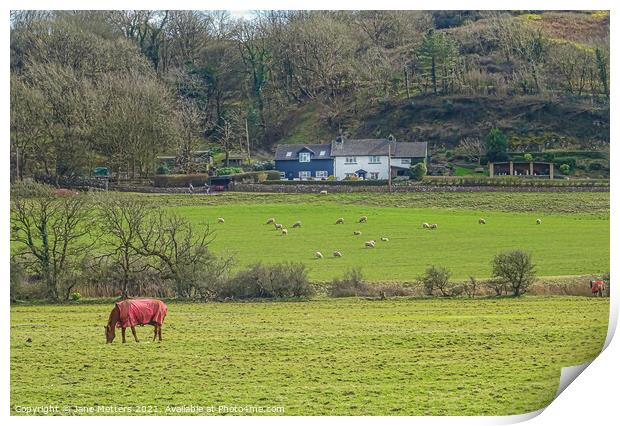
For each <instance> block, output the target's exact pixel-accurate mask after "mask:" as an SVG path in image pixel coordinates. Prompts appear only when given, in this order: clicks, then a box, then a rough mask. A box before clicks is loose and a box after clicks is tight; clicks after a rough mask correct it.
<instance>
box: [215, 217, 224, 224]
mask: <svg viewBox="0 0 620 426" xmlns="http://www.w3.org/2000/svg"><path fill="white" fill-rule="evenodd" d="M224 222H225V220H224V218H223V217H218V218H217V223H224Z"/></svg>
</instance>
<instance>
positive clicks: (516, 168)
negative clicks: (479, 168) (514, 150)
mask: <svg viewBox="0 0 620 426" xmlns="http://www.w3.org/2000/svg"><path fill="white" fill-rule="evenodd" d="M489 176H490V177H495V176H531V177H540V178H549V179H553V178H554V165H553V163H547V162H543V161H500V162H496V163H493V162H489Z"/></svg>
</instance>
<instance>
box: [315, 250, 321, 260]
mask: <svg viewBox="0 0 620 426" xmlns="http://www.w3.org/2000/svg"><path fill="white" fill-rule="evenodd" d="M314 257H316V258H317V259H323V253H321V252H320V251H317V252H316V253H314Z"/></svg>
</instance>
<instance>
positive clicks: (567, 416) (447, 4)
mask: <svg viewBox="0 0 620 426" xmlns="http://www.w3.org/2000/svg"><path fill="white" fill-rule="evenodd" d="M615 4H617V3H613V2H611V1H596V0H592V1H587V2H586V1H574V0H568V1H566V0H565V1H561V0H545V1H544V2H541V1H540V0H538V1H532V0H522V1H504V2H501V3H497V2H491V1H480V0H470V1H468V2H466V3H465V2H458V1H445V0H435V1H433V2H432V3H427V2H411V1H394V0H383V1H381V2H380V3H377V2H371V1H368V0H358V1H355V0H342V1H326V0H315V1H313V2H311V3H309V2H303V1H295V0H287V1H283V0H271V1H269V0H265V1H247V0H246V1H243V0H227V1H226V2H222V3H219V2H198V1H187V0H175V1H174V2H172V1H162V0H152V1H144V0H142V1H118V0H109V1H105V2H102V1H91V2H84V1H76V0H66V1H32V0H22V1H19V2H18V1H9V2H7V4H6V6H4V10H5V13H4V15H3V16H5V19H6V21H5V22H6V23H7V25H5V26H4V27H3V28H2V34H3V36H4V37H3V39H4V43H3V44H2V50H3V54H2V61H3V64H4V70H5V72H6V73H7V74H6V77H5V80H4V84H3V85H2V90H3V92H4V93H3V94H4V97H3V100H4V102H3V113H4V114H3V116H4V120H3V121H2V128H3V135H4V140H5V141H8V137H9V110H10V109H9V101H10V98H9V78H8V70H9V66H8V62H9V42H8V41H9V26H8V22H9V10H10V9H11V8H12V9H166V8H171V6H173V7H172V8H174V9H218V8H220V9H227V10H232V11H249V10H260V9H377V8H381V9H396V10H398V9H421V10H423V9H427V10H428V9H433V10H440V9H448V10H450V9H455V10H458V9H472V10H475V9H497V8H498V7H500V6H501V8H502V9H516V10H524V9H532V10H536V9H541V8H542V6H544V9H556V10H571V9H575V10H579V9H587V10H611V11H612V12H611V16H612V19H614V18H615V16H616V13H618V11H620V7H614V6H615ZM613 28H614V27H613V26H612V29H613ZM617 33H618V32H617V31H613V30H612V32H611V48H612V55H611V70H610V74H611V81H612V87H613V81H614V76H615V75H616V74H617V72H616V70H617V67H618V65H619V61H618V60H617V55H616V52H615V50H614V46H616V43H615V41H616V40H617ZM612 93H615V91H612ZM611 118H612V122H614V120H613V119H614V118H615V115H614V108H613V103H612V108H611ZM617 135H618V132H617V131H616V130H615V126H612V128H611V140H612V141H614V143H620V142H618V138H616V137H615V136H617ZM8 150H9V144H8V142H5V151H4V152H5V156H4V157H3V158H4V161H5V162H4V164H3V167H0V182H1V183H0V185H2V189H3V191H2V194H3V195H2V196H3V201H4V208H3V209H2V211H1V212H0V215H1V216H2V223H3V226H0V235H1V238H2V241H4V244H3V245H2V246H1V247H0V250H1V252H0V259H2V261H3V262H4V265H5V268H3V269H2V272H3V278H4V279H3V280H2V281H3V283H4V286H3V290H4V294H3V295H2V296H0V298H1V300H0V303H1V304H2V307H3V309H2V313H1V315H2V329H3V332H4V336H3V342H2V343H3V344H2V345H0V348H1V349H0V353H1V356H2V367H3V368H2V369H1V370H0V379H1V380H2V387H1V396H2V402H1V403H0V404H2V405H1V406H0V412H1V413H2V414H3V417H4V416H7V417H8V416H9V395H10V381H9V361H10V359H9V350H8V349H9V347H10V340H9V323H10V322H9V294H8V293H9V286H8V282H9V268H8V264H9V261H8V259H9V249H8V244H7V242H8V241H9V232H8V231H9V220H8V212H9V209H8V201H9V197H8V193H9V191H8V190H9V170H8V167H7V166H8V164H7V163H8V158H9V155H8V154H9V152H8ZM617 151H618V150H617V149H616V148H614V145H613V143H612V149H611V164H612V165H614V166H615V165H617V164H618V155H617ZM617 180H618V179H617V178H616V173H615V172H613V168H612V185H611V188H612V191H611V211H612V212H613V213H615V212H617V211H618V201H617V197H616V196H615V192H616V191H615V190H614V189H615V188H616V185H617V184H618V182H617ZM610 225H611V259H615V258H616V257H615V256H616V255H617V253H618V251H617V243H616V241H618V238H617V237H618V236H619V235H618V226H617V219H616V217H615V215H613V214H612V216H611V223H610ZM619 272H620V270H619V269H618V268H616V265H615V263H614V262H611V275H612V276H614V277H615V276H616V274H617V273H619ZM612 286H613V285H612ZM614 289H615V288H614ZM619 301H620V299H619V296H618V293H617V292H615V291H612V298H611V315H610V330H609V334H608V339H607V342H606V344H608V346H607V348H606V349H605V350H604V351H603V353H602V354H601V355H600V356H599V357H597V358H596V359H595V360H594V361H593V362H592V364H591V365H590V366H589V367H588V368H586V369H585V371H584V372H583V373H582V374H581V375H579V377H577V378H576V379H575V381H574V383H573V384H572V385H570V386H568V388H567V389H566V391H564V392H562V393H561V394H560V395H559V396H558V397H557V398H556V400H555V401H554V402H552V403H551V404H550V405H549V407H547V408H546V409H544V410H541V411H542V412H536V413H528V414H524V415H520V416H508V417H415V418H408V417H384V418H367V417H366V418H360V417H349V418H346V421H347V422H352V423H353V422H355V423H356V424H359V423H360V422H361V423H366V422H372V423H375V422H389V423H391V424H411V422H412V421H413V422H416V423H420V424H433V425H435V424H440V425H445V424H454V423H458V424H466V425H467V424H471V425H479V424H507V423H514V422H518V421H524V420H527V419H529V418H532V417H534V418H533V419H532V420H531V422H532V423H533V424H551V423H553V424H557V423H565V424H601V425H607V424H612V422H613V423H615V421H617V419H618V415H617V414H618V408H617V402H616V401H617V399H618V397H617V391H618V383H620V380H619V379H620V368H619V367H618V365H619V364H620V363H619V361H618V360H620V344H619V343H618V339H613V340H612V339H611V337H612V335H613V330H614V329H615V327H616V324H617V317H618V309H619V305H620V303H619ZM585 326H587V325H585V324H584V327H585ZM538 414H539V415H538ZM537 415H538V416H537ZM39 419H42V418H32V417H11V418H10V419H8V420H9V421H10V422H12V423H16V424H25V423H30V422H36V421H38V420H39ZM177 419H179V418H178V417H177V418H175V419H172V421H175V422H176V421H183V422H188V423H194V424H197V423H198V422H199V423H203V422H205V421H208V422H214V423H224V422H226V423H241V422H246V421H248V419H249V421H251V422H252V423H256V424H269V425H274V424H284V423H289V422H290V421H291V418H280V417H265V418H263V417H251V418H242V417H226V418H222V417H217V418H209V419H204V418H185V417H184V418H183V420H177ZM316 420H317V419H316V418H312V417H297V418H295V419H294V421H295V422H299V423H301V424H311V423H315V422H316ZM344 420H345V418H342V417H324V418H322V419H320V421H321V422H327V423H332V422H333V423H336V422H338V423H340V422H342V421H344ZM45 421H46V422H51V423H57V422H70V423H71V422H83V421H84V419H77V418H45ZM88 421H89V422H93V423H95V424H107V423H108V422H110V419H108V418H100V417H91V418H89V419H88ZM113 421H114V422H115V423H117V422H121V423H125V422H130V421H131V422H135V421H136V420H135V419H128V418H117V419H115V420H113ZM138 421H139V420H138ZM147 421H149V422H155V424H164V422H166V423H167V422H169V421H171V420H170V419H161V418H149V419H148V420H147Z"/></svg>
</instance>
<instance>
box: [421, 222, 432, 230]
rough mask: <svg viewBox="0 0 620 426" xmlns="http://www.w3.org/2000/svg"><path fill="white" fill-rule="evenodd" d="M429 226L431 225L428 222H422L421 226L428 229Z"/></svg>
mask: <svg viewBox="0 0 620 426" xmlns="http://www.w3.org/2000/svg"><path fill="white" fill-rule="evenodd" d="M430 227H431V225H429V224H428V223H426V222H424V223H423V224H422V228H424V229H429V228H430Z"/></svg>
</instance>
